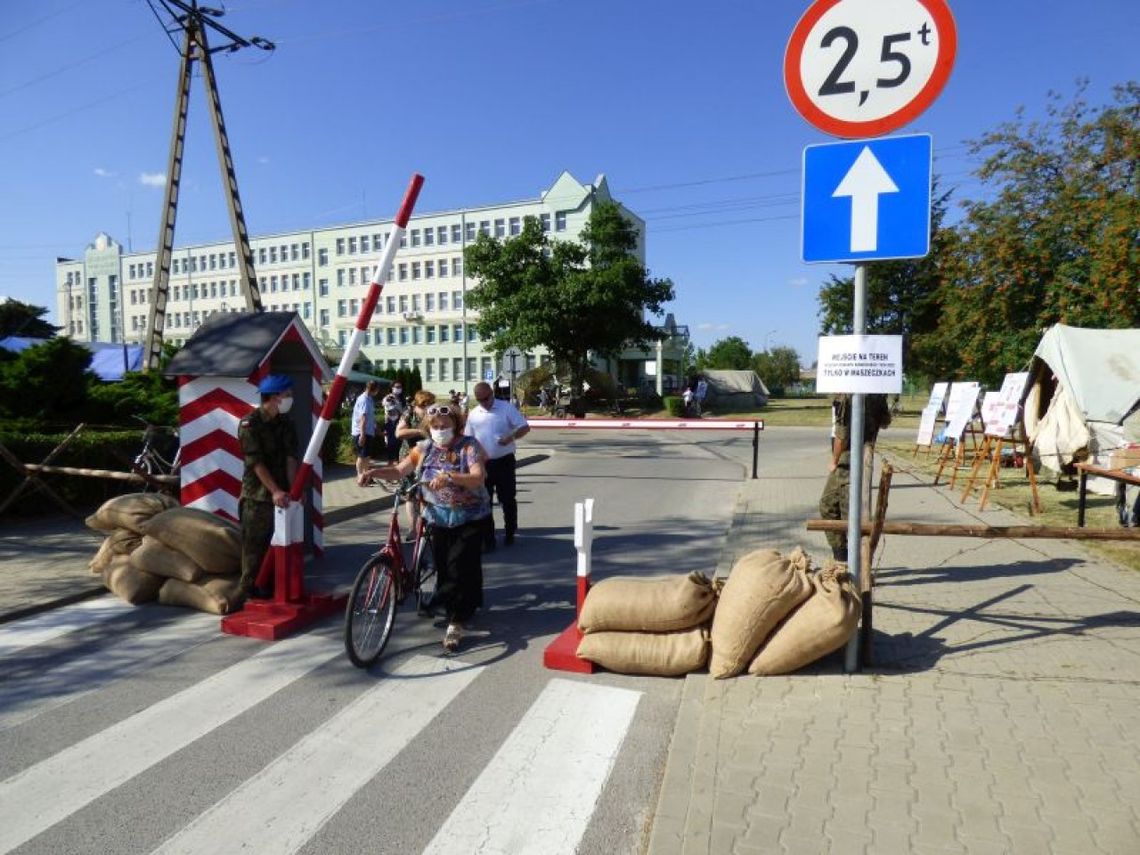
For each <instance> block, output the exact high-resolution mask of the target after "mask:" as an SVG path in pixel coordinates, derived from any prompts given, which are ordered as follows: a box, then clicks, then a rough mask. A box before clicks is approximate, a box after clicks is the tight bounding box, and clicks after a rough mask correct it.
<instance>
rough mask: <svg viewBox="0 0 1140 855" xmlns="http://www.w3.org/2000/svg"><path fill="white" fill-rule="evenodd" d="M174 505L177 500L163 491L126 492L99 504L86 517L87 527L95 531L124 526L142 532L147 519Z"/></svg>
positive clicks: (176, 505) (137, 532)
mask: <svg viewBox="0 0 1140 855" xmlns="http://www.w3.org/2000/svg"><path fill="white" fill-rule="evenodd" d="M176 507H178V500H177V499H174V498H171V497H170V496H167V495H166V494H165V493H127V494H126V495H123V496H115V498H113V499H108V500H107V501H105V502H104V503H103V504H102V505H100V506H99V510H97V511H96V512H95V513H93V514H92V515H91V516H89V517H88V518H87V527H88V528H93V529H95V530H96V531H112V530H113V529H116V528H126V529H130V530H131V531H133V532H134V533H135V534H143V533H144V532H143V526H144V525H145V524H146V522H147V520H149V519H150V518H151V517H153V516H154V515H155V514H160V513H162V512H163V511H165V510H167V509H168V508H176Z"/></svg>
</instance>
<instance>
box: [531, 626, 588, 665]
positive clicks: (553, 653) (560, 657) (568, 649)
mask: <svg viewBox="0 0 1140 855" xmlns="http://www.w3.org/2000/svg"><path fill="white" fill-rule="evenodd" d="M581 641H582V630H580V629H578V621H577V620H575V621H574V623H572V624H570V626H568V627H566V629H564V630H563V631H562V633H561V634H560V635H559V636H558V637H557V638H556V639H554V641H552V642H550V644H548V645H546V650H544V651H543V653H542V664H543V665H545V666H546V667H547V668H550V669H551V670H552V671H573V672H574V673H576V674H593V673H594V670H595V668H596V666H595V665H594V663H593V662H591V661H590V660H589V659H579V658H578V644H579V643H580V642H581Z"/></svg>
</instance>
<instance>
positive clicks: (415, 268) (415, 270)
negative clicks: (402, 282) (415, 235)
mask: <svg viewBox="0 0 1140 855" xmlns="http://www.w3.org/2000/svg"><path fill="white" fill-rule="evenodd" d="M412 278H413V279H419V278H420V263H419V262H418V261H413V262H412Z"/></svg>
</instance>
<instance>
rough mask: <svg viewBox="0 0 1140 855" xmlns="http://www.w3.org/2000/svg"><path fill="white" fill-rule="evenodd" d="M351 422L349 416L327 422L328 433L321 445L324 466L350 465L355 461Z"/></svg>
mask: <svg viewBox="0 0 1140 855" xmlns="http://www.w3.org/2000/svg"><path fill="white" fill-rule="evenodd" d="M351 422H352V417H351V416H341V417H340V418H336V419H332V420H330V421H329V429H328V433H326V434H325V440H324V442H323V443H321V460H323V461H324V462H325V463H326V464H329V463H351V462H353V461H354V460H355V455H354V453H353V450H352V424H351Z"/></svg>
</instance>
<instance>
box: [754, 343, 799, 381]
mask: <svg viewBox="0 0 1140 855" xmlns="http://www.w3.org/2000/svg"><path fill="white" fill-rule="evenodd" d="M752 370H753V371H755V372H756V373H757V374H758V375H759V376H760V379H761V380H763V381H764V385H765V386H767V387H768V388H769V389H783V388H785V387H787V386H791V385H792V384H793V383H798V382H799V381H800V355H799V354H798V353H796V350H795V348H793V347H774V348H772V349H771V350H764V351H760V352H759V353H756V354H754V355H753V357H752Z"/></svg>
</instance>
